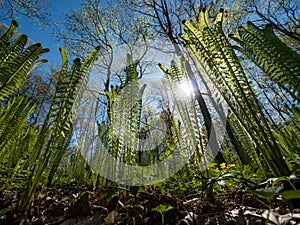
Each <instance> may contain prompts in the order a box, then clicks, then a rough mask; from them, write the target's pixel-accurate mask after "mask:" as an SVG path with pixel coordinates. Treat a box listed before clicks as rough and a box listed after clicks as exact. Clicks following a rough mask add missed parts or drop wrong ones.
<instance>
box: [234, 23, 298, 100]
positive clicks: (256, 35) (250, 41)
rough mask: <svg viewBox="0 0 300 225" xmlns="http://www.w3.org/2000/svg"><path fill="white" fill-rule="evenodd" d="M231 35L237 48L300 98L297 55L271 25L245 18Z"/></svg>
mask: <svg viewBox="0 0 300 225" xmlns="http://www.w3.org/2000/svg"><path fill="white" fill-rule="evenodd" d="M230 37H231V38H232V39H233V40H235V41H236V42H237V43H238V44H239V46H236V49H238V50H240V51H241V52H242V53H243V54H244V55H246V56H247V57H248V58H249V59H251V60H252V61H253V62H254V63H255V64H256V65H257V66H258V67H260V68H261V69H262V70H263V71H264V72H265V73H266V75H267V76H269V77H270V78H271V79H272V80H273V81H275V82H276V83H277V84H278V85H280V86H281V87H282V88H284V89H285V90H286V91H287V92H289V93H290V94H291V95H292V96H293V97H294V98H295V100H297V101H298V102H299V101H300V55H299V54H297V53H296V52H294V51H293V50H292V49H291V48H289V47H288V46H286V45H285V44H284V43H282V42H281V41H280V39H279V38H278V37H277V36H276V35H275V34H274V31H273V28H272V26H271V25H267V26H266V27H265V28H264V29H260V28H258V27H256V26H255V25H254V24H253V23H251V22H248V23H247V27H246V28H245V27H242V26H240V27H238V34H231V35H230Z"/></svg>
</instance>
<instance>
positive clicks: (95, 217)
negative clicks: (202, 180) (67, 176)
mask: <svg viewBox="0 0 300 225" xmlns="http://www.w3.org/2000/svg"><path fill="white" fill-rule="evenodd" d="M20 199H21V192H20V191H7V190H2V191H1V192H0V215H1V214H2V216H1V218H0V224H2V225H14V224H22V225H25V224H34V225H40V224H47V225H112V224H124V225H125V224H132V225H134V224H136V225H143V224H145V225H146V224H147V225H148V224H149V225H152V224H153V225H154V224H155V225H156V224H169V225H194V224H195V225H198V224H199V225H200V224H205V225H206V224H214V225H215V224H221V225H226V224H300V209H299V210H297V209H293V210H291V209H290V208H289V206H288V205H286V204H284V203H283V202H280V201H279V202H277V203H275V204H274V203H273V204H272V205H270V204H269V203H268V202H267V201H266V200H263V199H261V198H259V197H257V196H256V195H254V194H252V193H250V192H247V191H245V190H231V191H229V192H228V193H227V194H225V195H221V196H213V197H210V198H209V199H207V198H206V199H205V198H203V197H202V198H200V197H199V196H198V197H197V196H196V195H195V196H189V198H186V199H179V198H177V197H175V196H173V195H172V194H171V193H162V192H161V191H159V190H153V189H151V188H148V189H147V190H144V191H142V192H138V193H136V194H135V195H133V194H131V193H130V192H129V191H127V190H126V189H123V188H104V189H96V190H92V189H90V188H88V187H86V186H83V185H79V184H76V183H72V184H69V185H63V186H53V187H44V188H39V189H38V191H37V192H36V195H35V197H34V201H33V202H32V204H31V206H30V208H29V209H28V210H26V211H21V210H19V209H18V205H19V200H20ZM167 206H172V207H169V210H166V208H167ZM155 208H156V209H157V210H153V209H155ZM170 208H171V209H170ZM164 211H165V212H164ZM162 217H164V220H163V218H162Z"/></svg>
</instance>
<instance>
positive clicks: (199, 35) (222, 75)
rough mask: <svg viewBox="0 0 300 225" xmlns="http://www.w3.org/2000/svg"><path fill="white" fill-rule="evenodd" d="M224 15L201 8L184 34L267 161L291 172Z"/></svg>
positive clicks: (282, 172) (275, 168)
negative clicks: (226, 28)
mask: <svg viewBox="0 0 300 225" xmlns="http://www.w3.org/2000/svg"><path fill="white" fill-rule="evenodd" d="M222 15H223V11H222V10H221V11H220V12H219V14H218V16H217V17H216V19H215V21H214V24H213V23H211V21H210V19H209V15H208V12H207V11H205V10H204V11H201V12H200V13H199V15H198V18H197V21H196V22H195V23H189V22H187V21H184V22H183V28H184V31H185V33H184V34H183V35H182V36H181V37H182V39H183V40H184V41H185V43H186V47H187V49H188V50H190V52H191V54H192V55H193V57H194V59H195V61H196V62H197V63H198V64H197V66H198V68H199V69H200V71H201V72H202V73H203V74H207V76H208V77H209V79H210V81H211V82H212V83H213V84H214V85H215V87H217V88H218V90H219V91H220V93H222V95H223V97H224V99H225V101H226V102H227V104H228V106H229V108H230V110H231V112H232V114H233V116H234V117H235V119H236V120H237V121H238V123H239V124H240V125H242V127H243V129H244V131H245V132H246V133H247V134H249V135H250V137H251V140H253V143H254V144H255V146H256V147H257V148H258V149H259V151H261V153H262V155H263V156H264V159H265V163H267V164H268V165H269V167H270V168H271V170H272V171H273V173H274V174H275V175H287V174H289V169H288V167H287V165H286V163H285V161H284V159H283V157H282V155H281V152H280V148H279V146H278V145H277V142H276V140H275V137H274V135H273V133H272V131H271V128H270V126H269V124H268V121H267V119H266V117H265V116H264V114H263V107H262V105H261V104H260V102H259V101H258V99H257V98H256V96H255V94H254V93H253V91H252V89H251V86H250V83H249V81H248V78H247V76H246V74H245V73H244V70H243V68H242V66H241V64H240V62H239V60H238V57H237V56H236V54H235V52H234V50H233V48H232V46H231V44H230V43H229V41H228V39H227V37H226V36H225V34H224V32H223V30H222V19H223V16H222ZM241 141H243V140H241ZM245 142H247V139H245ZM278 165H280V167H279V166H278Z"/></svg>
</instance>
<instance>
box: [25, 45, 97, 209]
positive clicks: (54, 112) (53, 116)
mask: <svg viewBox="0 0 300 225" xmlns="http://www.w3.org/2000/svg"><path fill="white" fill-rule="evenodd" d="M99 49H100V48H99V47H96V48H95V49H94V50H92V51H91V52H90V53H89V54H88V56H87V57H86V58H85V60H84V61H83V62H82V63H81V61H80V60H79V59H75V60H74V63H73V66H72V67H71V69H70V70H69V68H68V57H67V54H66V51H65V50H64V49H60V52H61V55H62V69H61V72H60V74H59V76H58V82H57V84H56V90H55V94H54V97H53V100H52V104H51V106H50V110H49V113H48V115H47V117H46V119H45V122H44V124H43V126H42V128H41V132H40V135H39V137H38V139H37V141H36V144H35V146H34V147H33V148H34V149H33V150H32V151H33V152H36V154H37V155H32V156H31V158H33V159H31V160H33V161H34V160H36V161H37V163H36V164H35V166H34V171H33V173H32V174H31V180H30V181H29V182H30V183H29V186H28V189H27V191H26V193H25V196H24V198H23V201H22V208H27V207H28V206H29V204H30V202H31V199H32V197H33V195H34V192H35V190H36V188H37V186H38V184H39V182H40V179H41V177H42V174H43V172H44V171H45V169H46V168H47V167H49V171H48V173H49V175H48V183H51V181H52V179H53V176H54V173H55V171H56V169H57V167H58V165H59V163H60V161H61V159H62V157H63V155H64V153H65V151H66V149H67V146H68V145H69V143H70V140H71V136H72V119H73V116H74V113H76V107H77V106H78V104H79V103H80V98H81V96H82V94H83V91H84V89H85V87H86V85H87V82H88V77H89V73H90V70H91V67H92V65H93V62H94V61H95V60H96V59H97V54H98V52H99Z"/></svg>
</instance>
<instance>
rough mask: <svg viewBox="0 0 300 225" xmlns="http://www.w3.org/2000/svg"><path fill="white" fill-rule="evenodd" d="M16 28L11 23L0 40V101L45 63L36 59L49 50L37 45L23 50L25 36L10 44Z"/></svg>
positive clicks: (25, 41)
mask: <svg viewBox="0 0 300 225" xmlns="http://www.w3.org/2000/svg"><path fill="white" fill-rule="evenodd" d="M17 26H18V24H17V22H15V21H13V22H12V23H11V26H10V28H9V29H8V31H7V32H6V33H5V34H4V35H3V36H2V37H1V38H0V40H1V41H0V68H1V70H0V100H2V99H3V98H4V97H6V96H8V95H9V94H10V93H11V92H12V91H14V90H16V89H18V88H19V87H21V85H22V84H23V83H24V81H25V79H26V77H27V75H28V73H29V72H30V71H32V70H33V69H34V67H35V66H37V65H39V64H40V63H44V62H47V60H40V61H38V59H39V57H40V56H42V55H43V54H44V53H47V52H48V51H49V49H43V48H42V45H41V44H39V43H37V44H33V45H30V46H29V47H27V48H25V45H26V43H27V36H26V35H21V36H20V37H19V38H18V39H17V40H16V41H14V42H13V43H11V42H10V39H11V38H12V35H13V32H14V30H15V29H16V27H17Z"/></svg>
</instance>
